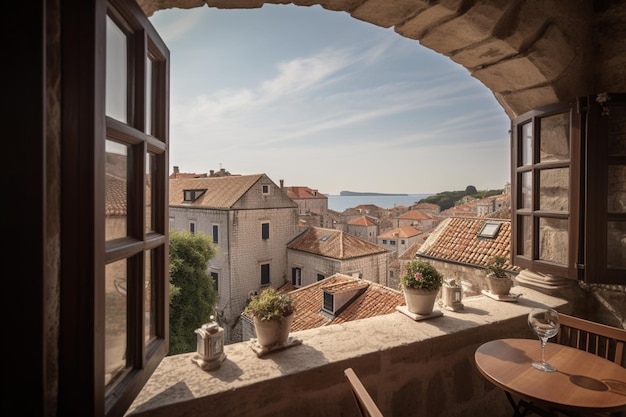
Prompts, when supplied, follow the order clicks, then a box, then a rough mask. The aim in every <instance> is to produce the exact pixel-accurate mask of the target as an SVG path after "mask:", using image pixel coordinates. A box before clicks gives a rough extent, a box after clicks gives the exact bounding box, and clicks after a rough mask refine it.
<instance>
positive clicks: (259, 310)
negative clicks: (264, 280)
mask: <svg viewBox="0 0 626 417" xmlns="http://www.w3.org/2000/svg"><path fill="white" fill-rule="evenodd" d="M245 311H246V312H247V313H249V314H250V315H251V316H252V319H253V321H254V329H255V331H256V335H257V343H258V344H259V345H260V346H263V347H272V346H280V345H284V344H285V343H286V342H287V339H288V338H289V329H290V327H291V322H292V321H293V317H294V313H295V311H296V307H295V304H294V302H293V299H292V298H291V295H290V294H289V293H285V292H278V291H276V290H275V289H274V288H272V287H268V288H266V289H264V290H263V291H261V293H260V294H258V295H255V296H253V297H252V299H251V300H250V303H249V304H248V305H247V306H246V308H245Z"/></svg>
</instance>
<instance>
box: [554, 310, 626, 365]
mask: <svg viewBox="0 0 626 417" xmlns="http://www.w3.org/2000/svg"><path fill="white" fill-rule="evenodd" d="M559 320H560V322H561V327H560V328H559V333H558V335H557V337H556V342H557V343H560V344H562V345H567V346H572V347H575V348H577V349H581V350H585V351H587V352H590V353H593V354H595V355H598V356H600V357H603V358H605V359H608V360H610V361H612V362H615V363H616V364H618V365H620V366H623V367H626V357H625V356H624V346H625V345H626V330H624V329H619V328H617V327H611V326H607V325H605V324H601V323H595V322H592V321H589V320H585V319H581V318H578V317H572V316H568V315H567V314H563V313H559Z"/></svg>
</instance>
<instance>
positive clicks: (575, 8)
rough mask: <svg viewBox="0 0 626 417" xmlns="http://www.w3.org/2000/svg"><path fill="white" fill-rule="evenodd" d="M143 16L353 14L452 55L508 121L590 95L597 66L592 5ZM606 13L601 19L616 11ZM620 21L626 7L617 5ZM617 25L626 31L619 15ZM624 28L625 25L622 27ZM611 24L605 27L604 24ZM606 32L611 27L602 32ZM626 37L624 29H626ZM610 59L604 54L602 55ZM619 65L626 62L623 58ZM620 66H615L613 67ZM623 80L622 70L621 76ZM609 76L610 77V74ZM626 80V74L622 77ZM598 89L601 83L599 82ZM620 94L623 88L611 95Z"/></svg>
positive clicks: (215, 0) (228, 0) (354, 1)
mask: <svg viewBox="0 0 626 417" xmlns="http://www.w3.org/2000/svg"><path fill="white" fill-rule="evenodd" d="M138 3H139V5H140V6H141V7H142V9H143V10H144V12H145V13H146V15H148V16H151V15H152V14H153V13H154V12H156V11H158V10H165V9H170V8H181V9H192V8H196V7H203V6H208V7H215V8H218V9H254V8H259V7H262V6H263V5H264V4H290V3H293V4H294V5H297V6H313V5H320V6H321V7H323V8H325V9H327V10H331V11H337V12H346V13H349V14H350V15H351V16H352V17H354V18H355V19H359V20H362V21H365V22H369V23H372V24H374V25H377V26H381V27H385V28H390V27H393V28H394V30H395V31H396V33H398V34H399V35H400V36H404V37H406V38H409V39H414V40H416V41H419V43H420V44H421V45H422V46H424V47H426V48H429V49H432V50H434V51H436V52H438V53H441V54H443V55H445V56H447V57H449V58H450V59H451V60H452V61H454V62H456V63H458V64H459V65H462V66H463V67H465V68H466V69H467V70H468V71H469V72H470V74H471V75H472V76H473V77H475V78H476V79H478V80H479V81H481V82H482V83H483V84H484V85H485V86H486V87H487V88H489V89H490V90H491V91H492V92H493V94H494V96H495V98H496V99H497V100H498V102H499V103H500V104H501V105H502V107H503V109H504V110H505V112H506V113H507V115H508V116H509V117H511V118H513V117H515V116H517V115H519V114H521V113H524V112H526V111H528V110H530V109H533V108H537V107H540V106H542V105H545V104H551V103H555V102H558V101H564V100H569V99H571V98H574V97H577V96H580V95H585V94H588V92H589V91H591V90H592V88H590V85H591V86H592V84H594V83H592V81H590V79H592V77H591V75H594V76H599V77H601V76H602V75H601V74H600V75H597V74H595V71H594V70H595V69H594V68H589V66H590V64H589V63H590V62H592V63H593V62H595V60H594V57H593V54H594V48H593V47H592V39H593V36H592V30H593V26H592V23H593V22H594V19H595V20H598V15H596V14H595V12H594V10H593V6H594V4H595V3H594V2H591V1H586V0H585V1H582V0H581V1H568V2H567V7H564V3H563V2H562V0H543V1H528V0H515V1H512V0H439V1H434V0H430V1H428V0H394V1H389V0H325V1H324V0H322V1H294V2H287V1H261V0H206V1H202V0H138ZM608 9H609V10H608V11H606V10H604V13H605V14H606V15H608V14H609V13H615V11H614V10H613V11H611V10H610V7H609V8H608ZM614 9H619V12H620V13H621V16H622V17H624V16H625V15H626V12H624V10H626V7H624V6H621V5H617V6H615V7H614ZM614 21H616V22H617V23H615V24H616V25H619V26H620V29H623V26H624V23H623V20H620V18H619V13H618V17H617V18H616V19H615V20H614ZM620 22H621V23H620ZM605 23H606V22H605ZM604 30H605V32H607V30H606V28H604ZM622 33H623V31H622ZM604 53H605V54H606V51H604ZM617 64H618V65H619V64H622V65H623V64H624V59H623V58H621V59H618V62H617ZM614 65H615V64H614ZM620 71H621V72H622V75H623V70H620ZM605 78H606V76H605ZM623 78H624V77H623V76H622V79H623ZM595 84H597V83H595ZM613 91H619V90H613Z"/></svg>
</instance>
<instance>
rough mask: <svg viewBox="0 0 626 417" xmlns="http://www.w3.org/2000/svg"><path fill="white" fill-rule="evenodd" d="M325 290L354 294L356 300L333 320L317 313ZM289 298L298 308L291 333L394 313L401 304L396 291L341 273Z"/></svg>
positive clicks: (400, 297)
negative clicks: (291, 298)
mask: <svg viewBox="0 0 626 417" xmlns="http://www.w3.org/2000/svg"><path fill="white" fill-rule="evenodd" d="M324 291H329V292H331V293H333V294H337V293H340V292H355V298H354V299H352V301H349V302H348V303H347V305H346V306H344V307H343V309H341V310H339V311H338V312H336V313H335V317H334V318H333V316H332V315H331V314H329V313H320V310H321V309H322V305H323V302H324ZM291 296H292V297H293V300H294V302H295V304H296V309H297V310H296V315H295V317H294V320H293V323H292V325H291V330H292V331H299V330H306V329H314V328H317V327H322V326H327V325H330V324H339V323H345V322H348V321H353V320H359V319H364V318H368V317H375V316H382V315H385V314H391V313H393V312H395V311H396V306H399V305H403V304H404V296H403V295H402V293H401V292H399V291H397V290H393V289H391V288H388V287H385V286H383V285H380V284H376V283H373V282H370V281H367V280H362V279H358V278H353V277H350V276H347V275H343V274H334V275H332V276H330V277H328V278H326V279H323V280H322V281H318V282H316V283H313V284H311V285H307V286H306V287H302V288H299V289H297V290H295V291H291Z"/></svg>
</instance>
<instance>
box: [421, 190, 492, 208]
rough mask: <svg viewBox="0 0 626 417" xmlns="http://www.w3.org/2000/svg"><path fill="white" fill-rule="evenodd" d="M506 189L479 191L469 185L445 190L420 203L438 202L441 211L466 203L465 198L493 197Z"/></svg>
mask: <svg viewBox="0 0 626 417" xmlns="http://www.w3.org/2000/svg"><path fill="white" fill-rule="evenodd" d="M503 192H504V190H502V189H500V190H483V191H478V190H476V187H474V186H473V185H468V186H467V187H466V188H465V190H464V191H443V192H440V193H437V194H435V195H431V196H430V197H426V198H423V199H421V200H420V201H419V202H420V203H432V204H437V205H438V206H439V208H440V209H441V211H443V210H447V209H449V208H451V207H454V206H457V205H459V204H463V203H465V200H464V199H465V198H466V197H469V199H470V200H479V199H481V198H486V197H491V196H494V195H500V194H502V193H503Z"/></svg>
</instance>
